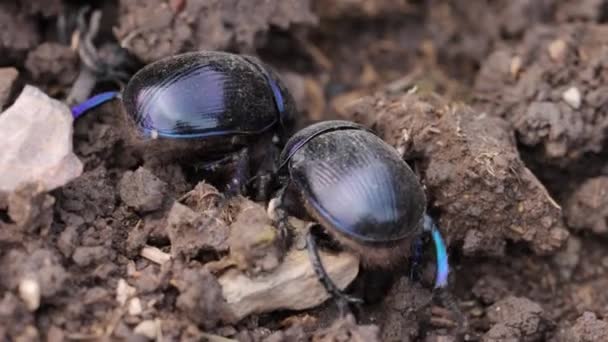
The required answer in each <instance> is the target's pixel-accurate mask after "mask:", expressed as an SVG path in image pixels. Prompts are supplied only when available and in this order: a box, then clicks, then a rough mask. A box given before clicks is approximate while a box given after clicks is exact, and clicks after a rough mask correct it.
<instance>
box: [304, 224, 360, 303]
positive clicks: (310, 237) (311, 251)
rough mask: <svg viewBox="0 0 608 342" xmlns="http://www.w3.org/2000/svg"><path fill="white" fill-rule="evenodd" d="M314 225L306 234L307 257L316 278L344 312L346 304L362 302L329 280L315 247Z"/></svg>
mask: <svg viewBox="0 0 608 342" xmlns="http://www.w3.org/2000/svg"><path fill="white" fill-rule="evenodd" d="M313 229H314V227H310V228H309V230H308V233H307V235H306V245H307V247H308V257H309V258H310V262H311V263H312V268H313V269H314V270H315V273H316V274H317V278H318V279H319V281H320V282H321V284H322V285H323V287H324V288H325V290H326V291H327V292H328V293H329V294H331V296H332V297H334V298H336V300H337V301H338V302H337V304H338V308H339V309H340V312H341V313H342V314H346V312H347V308H348V304H350V303H363V300H362V299H361V298H357V297H354V296H350V295H347V294H345V293H344V292H343V291H342V290H340V289H339V288H338V287H337V286H336V284H335V283H334V282H333V281H332V280H331V278H330V277H329V275H328V274H327V272H326V271H325V267H323V263H322V262H321V257H320V256H319V251H318V248H317V243H316V240H315V236H314V232H313V231H312V230H313Z"/></svg>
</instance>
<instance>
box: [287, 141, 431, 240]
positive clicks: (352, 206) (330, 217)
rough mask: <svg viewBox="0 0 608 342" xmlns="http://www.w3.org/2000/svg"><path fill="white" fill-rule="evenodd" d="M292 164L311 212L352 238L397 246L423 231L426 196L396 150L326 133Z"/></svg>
mask: <svg viewBox="0 0 608 342" xmlns="http://www.w3.org/2000/svg"><path fill="white" fill-rule="evenodd" d="M290 164H291V165H290V170H291V175H292V179H294V181H295V182H296V183H297V185H298V187H299V188H300V189H301V191H302V192H303V193H302V195H303V196H304V197H305V198H306V200H307V201H308V203H309V206H310V207H311V210H314V211H316V213H315V214H316V215H317V216H320V217H322V218H323V219H324V221H326V222H328V223H329V224H331V225H332V226H333V227H334V228H336V229H337V230H339V231H341V232H342V233H344V234H346V235H348V236H351V237H354V238H357V239H360V240H363V241H373V242H384V241H395V240H399V239H402V238H404V237H407V236H409V235H411V234H412V233H413V232H414V231H416V230H417V229H418V228H419V224H420V222H421V219H422V216H423V213H424V210H425V196H424V193H423V192H422V190H421V188H420V185H419V184H418V181H417V179H416V176H415V175H414V173H413V172H412V171H411V169H410V168H409V167H408V166H407V164H406V163H405V162H404V161H403V160H402V159H401V158H400V156H399V154H398V153H397V151H396V150H394V149H393V148H392V147H391V146H389V145H387V144H386V143H385V142H383V141H382V140H381V139H380V138H378V137H377V136H375V135H374V134H372V133H370V132H367V131H363V130H345V131H336V132H328V133H324V134H322V135H319V136H317V137H315V138H313V139H312V140H311V141H309V142H308V143H307V144H306V145H304V146H303V147H302V148H301V149H300V150H299V151H298V152H296V153H295V155H294V156H293V158H292V159H291V163H290Z"/></svg>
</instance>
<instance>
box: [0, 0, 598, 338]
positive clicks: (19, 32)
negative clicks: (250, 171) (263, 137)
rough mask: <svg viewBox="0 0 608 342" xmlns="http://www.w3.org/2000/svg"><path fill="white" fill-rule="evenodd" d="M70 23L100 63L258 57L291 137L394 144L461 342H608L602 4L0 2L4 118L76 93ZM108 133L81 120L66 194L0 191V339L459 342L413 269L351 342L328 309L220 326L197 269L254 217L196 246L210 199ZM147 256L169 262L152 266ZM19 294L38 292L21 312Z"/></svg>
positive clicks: (506, 0) (109, 110)
mask: <svg viewBox="0 0 608 342" xmlns="http://www.w3.org/2000/svg"><path fill="white" fill-rule="evenodd" d="M84 6H90V8H92V9H99V10H101V13H102V20H101V23H100V33H99V35H97V37H95V40H94V42H95V44H96V46H98V47H99V53H100V55H101V56H102V57H103V56H106V57H104V60H110V59H111V58H112V56H113V52H112V51H114V50H112V49H111V48H104V44H105V46H106V47H107V46H108V45H110V44H111V43H112V42H113V44H114V45H116V42H119V43H120V45H121V46H122V47H123V48H124V49H126V50H127V51H128V52H129V53H130V54H131V55H132V57H134V58H136V59H137V60H138V61H139V62H140V63H141V64H145V63H149V62H152V61H155V60H158V59H160V58H163V57H166V56H171V55H174V54H177V53H180V52H185V51H195V50H226V51H231V52H238V53H247V54H253V55H257V56H259V57H260V58H261V59H263V60H264V61H265V62H266V63H268V64H270V65H272V66H273V67H274V68H276V69H277V70H278V71H279V73H280V74H281V77H282V78H283V79H284V80H285V82H286V84H287V85H288V88H289V89H290V91H291V92H292V93H293V95H294V97H295V100H296V102H297V105H298V108H299V110H300V111H301V115H302V117H301V120H300V122H299V124H300V125H305V124H306V123H308V122H311V121H316V120H322V119H328V118H345V119H350V120H355V121H358V122H362V123H364V124H366V125H368V126H370V127H372V128H374V129H375V130H376V131H377V132H378V133H379V134H380V136H382V137H383V138H384V139H385V140H386V141H387V142H388V143H390V144H392V145H393V146H395V147H397V148H398V150H399V151H400V152H401V153H403V155H404V157H405V158H406V159H407V160H408V161H411V162H412V163H413V164H414V165H415V166H416V171H417V172H418V173H419V174H420V176H421V178H422V180H423V183H424V185H425V187H426V190H427V193H428V195H429V196H428V197H429V199H430V206H431V208H432V213H433V215H435V216H437V217H438V219H439V222H440V225H441V227H442V229H443V230H445V232H446V234H447V238H448V242H449V245H450V253H451V260H452V262H453V264H454V270H453V272H452V275H451V279H450V281H451V284H452V286H451V289H450V290H451V291H452V292H453V294H454V296H455V299H456V302H457V303H458V305H459V306H460V308H461V310H462V311H463V313H464V314H465V316H466V317H467V320H468V326H467V327H466V331H465V333H464V334H463V335H462V336H459V337H460V338H464V339H465V340H471V341H544V340H551V341H606V340H608V292H607V291H606V289H607V288H608V249H607V247H606V246H607V242H608V240H607V236H608V138H607V137H608V83H607V81H608V26H607V25H606V24H605V21H606V20H607V19H608V2H607V1H605V0H495V1H490V0H479V1H470V0H426V1H425V0H409V1H408V0H401V1H398V0H115V1H97V2H96V1H75V0H71V1H68V0H52V1H51V0H50V1H17V0H14V1H2V2H1V3H0V66H1V67H2V68H0V108H6V107H8V106H9V105H10V103H11V102H12V101H13V100H14V98H15V97H16V95H17V94H18V93H19V91H20V89H21V88H22V86H23V85H24V84H32V85H35V86H37V87H40V88H41V89H43V90H44V91H45V92H46V93H47V94H49V95H50V96H52V97H55V98H57V99H61V100H63V99H65V98H66V97H67V96H68V95H69V94H70V92H71V90H72V86H73V84H74V82H75V81H76V79H77V77H78V75H79V74H80V73H81V72H82V60H81V59H82V57H81V56H79V54H78V51H77V50H76V49H75V39H74V34H75V32H77V31H78V30H77V28H78V25H77V22H76V17H77V13H78V11H79V10H81V9H82V8H83V7H84ZM79 34H84V33H83V32H79ZM111 87H116V85H115V84H106V83H104V82H102V83H100V85H99V87H98V88H96V90H102V89H107V88H111ZM119 122H120V119H119V118H118V111H117V110H116V109H115V108H114V107H113V105H108V106H104V107H103V108H101V109H99V110H96V111H94V112H93V113H91V114H90V115H87V116H85V117H83V118H82V119H79V120H78V121H77V122H76V123H75V130H74V150H75V152H76V154H77V155H78V156H79V158H80V159H81V160H82V161H83V163H84V173H83V174H82V176H80V177H79V178H77V179H76V180H74V181H72V182H70V183H69V184H67V185H66V186H64V187H61V188H59V189H57V190H54V191H52V192H50V193H48V194H47V193H40V192H37V190H36V189H35V188H31V187H29V188H28V187H25V188H23V189H21V190H19V191H17V192H14V193H11V194H0V340H9V341H36V340H48V341H61V340H64V339H76V340H97V339H105V340H117V339H127V340H134V341H135V340H137V341H138V340H146V339H162V340H197V341H200V340H209V341H225V340H223V339H221V338H227V339H234V340H238V341H305V340H308V339H311V338H312V339H314V340H317V341H346V340H355V341H371V340H374V339H379V340H381V341H453V340H456V338H457V336H456V335H455V333H454V325H453V322H452V321H450V320H447V319H442V318H440V317H438V316H441V314H439V315H438V312H440V311H441V309H439V308H436V307H429V306H426V305H424V303H426V302H427V301H428V298H429V297H430V291H429V284H428V279H426V278H429V277H423V281H422V284H418V283H412V282H410V281H409V280H408V277H407V275H408V273H407V267H405V266H404V268H403V270H398V271H397V273H396V275H394V276H393V277H392V278H393V279H392V281H391V282H390V284H391V286H390V290H383V291H384V292H383V293H382V294H384V293H386V295H385V296H379V297H380V298H379V299H377V300H376V301H375V302H374V303H372V304H367V305H363V306H361V307H358V308H356V309H355V310H354V312H355V316H356V319H357V323H355V322H354V321H353V320H349V319H340V318H339V316H338V314H337V311H336V309H335V307H334V305H333V304H332V302H331V301H329V302H327V303H326V304H323V305H322V306H320V307H318V308H315V309H312V310H308V311H303V312H297V311H279V312H272V313H266V314H259V315H252V316H249V317H247V318H245V319H244V320H241V321H239V322H234V321H233V320H232V319H231V317H229V316H230V315H229V314H228V313H227V309H226V307H225V306H226V304H225V302H224V300H223V298H222V296H221V291H220V290H219V289H220V287H219V286H220V285H219V283H218V280H217V279H216V278H215V276H213V275H212V274H211V273H209V271H208V268H206V267H204V266H205V265H206V264H208V263H209V262H210V261H217V260H219V259H220V258H221V257H223V256H225V255H227V253H228V251H229V250H231V248H233V249H234V248H236V247H235V246H236V245H238V243H236V242H234V241H232V240H230V237H229V236H230V231H229V230H230V229H236V228H235V227H237V226H238V224H239V223H238V222H239V219H238V217H239V215H238V213H239V212H241V211H243V210H245V209H243V208H244V207H247V208H248V206H251V205H253V204H252V203H251V202H250V201H249V200H246V199H239V200H238V201H236V202H235V203H233V204H231V206H230V208H229V210H227V211H226V213H223V214H222V218H221V222H220V223H218V226H217V227H214V228H213V234H212V235H211V236H201V234H197V233H196V230H192V229H195V228H196V225H197V222H198V224H200V222H201V221H202V219H201V217H199V216H200V213H201V212H203V211H204V210H205V209H207V210H210V209H211V208H214V206H215V205H217V201H214V200H210V198H214V197H213V193H215V194H217V190H215V189H214V188H212V187H208V186H207V187H206V185H205V184H204V183H200V184H198V186H197V182H196V181H195V180H193V179H192V177H191V175H189V174H188V172H187V171H186V170H185V169H184V168H183V167H182V165H180V164H177V163H175V164H162V165H160V164H145V163H143V161H142V159H141V156H138V155H137V153H136V152H135V151H131V149H130V147H129V146H128V144H127V143H126V140H125V137H123V136H122V135H121V132H120V130H116V129H114V127H115V126H116V125H118V123H119ZM210 193H211V195H209V194H210ZM260 210H261V209H260ZM262 221H263V220H262ZM260 229H261V230H262V231H263V228H260ZM235 243H236V245H235ZM144 247H150V248H154V249H155V250H157V249H158V250H160V251H162V252H164V253H163V254H162V255H171V256H173V259H172V260H171V261H169V262H164V263H160V264H159V263H158V262H153V261H150V258H149V257H143V256H142V255H141V251H142V248H144ZM265 248H266V247H265ZM267 248H268V249H267V250H264V257H261V258H260V256H259V255H258V256H255V255H254V254H255V253H253V254H251V253H250V251H244V252H243V253H245V255H246V257H245V259H246V260H245V262H247V263H251V264H247V265H246V266H244V267H245V268H249V269H250V268H252V267H253V268H254V269H256V270H258V271H259V270H264V269H265V268H272V267H275V266H274V264H275V263H276V260H274V259H273V258H272V255H273V253H275V252H276V251H275V250H274V247H273V246H268V247H267ZM231 253H232V251H231ZM247 253H250V254H247ZM256 258H260V259H256ZM431 271H432V270H431ZM256 272H257V271H256ZM426 273H429V272H426ZM430 273H432V272H430ZM379 277H380V278H382V276H381V275H380V276H379ZM23 279H33V280H35V281H36V282H38V283H39V284H42V287H41V291H40V293H41V299H40V300H41V305H40V306H39V308H38V309H37V310H35V311H32V310H29V309H28V305H31V303H28V302H26V301H24V299H23V296H22V295H20V288H21V286H22V281H23ZM425 279H426V280H427V281H426V282H425ZM364 283H365V281H362V280H361V279H358V281H355V283H354V285H353V286H352V291H355V292H356V291H363V290H364V289H363V290H362V288H364V287H365V286H364V285H365V284H364ZM133 298H136V299H137V300H136V301H134V300H133Z"/></svg>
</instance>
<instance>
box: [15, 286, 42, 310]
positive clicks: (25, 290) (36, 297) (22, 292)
mask: <svg viewBox="0 0 608 342" xmlns="http://www.w3.org/2000/svg"><path fill="white" fill-rule="evenodd" d="M19 297H21V299H22V300H23V301H24V302H25V306H26V307H27V309H28V310H30V311H36V310H38V308H39V307H40V284H39V283H38V281H36V280H34V279H32V278H25V279H23V280H21V282H20V283H19Z"/></svg>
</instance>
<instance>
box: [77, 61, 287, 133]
mask: <svg viewBox="0 0 608 342" xmlns="http://www.w3.org/2000/svg"><path fill="white" fill-rule="evenodd" d="M117 97H118V98H120V97H122V100H123V105H124V109H125V112H126V114H127V116H128V117H129V119H130V121H131V122H132V123H134V124H135V127H136V129H137V131H138V132H139V133H140V134H141V135H143V136H148V137H153V138H172V139H190V138H195V139H205V138H208V137H217V136H226V137H229V136H235V135H259V134H262V133H265V132H267V131H272V130H276V131H277V132H281V133H282V131H283V130H288V129H289V127H290V126H291V124H292V121H293V120H294V117H295V111H296V108H295V104H294V101H293V97H292V96H291V94H290V93H289V91H288V90H287V88H286V87H285V86H284V84H283V83H282V82H281V80H280V79H279V78H278V77H277V74H276V73H275V72H274V71H273V70H271V69H270V68H269V67H267V66H266V65H264V64H263V63H262V62H261V61H259V60H258V59H256V58H254V57H250V56H242V55H236V54H231V53H226V52H218V51H200V52H190V53H185V54H181V55H176V56H171V57H167V58H164V59H161V60H159V61H156V62H154V63H151V64H149V65H147V66H145V67H144V68H142V69H141V70H139V71H138V72H137V73H136V74H135V75H134V76H133V77H132V78H131V79H130V80H129V82H128V83H127V85H126V87H125V89H124V92H123V93H122V94H119V93H118V92H116V93H104V94H101V95H98V96H94V97H92V98H91V99H89V100H88V101H86V102H84V103H82V104H79V105H77V106H75V107H73V108H72V113H73V115H74V117H78V116H80V115H82V114H83V113H85V112H86V111H88V110H90V109H92V108H94V107H97V106H99V105H101V104H103V103H105V102H107V101H110V100H112V99H114V98H117Z"/></svg>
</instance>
